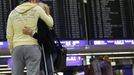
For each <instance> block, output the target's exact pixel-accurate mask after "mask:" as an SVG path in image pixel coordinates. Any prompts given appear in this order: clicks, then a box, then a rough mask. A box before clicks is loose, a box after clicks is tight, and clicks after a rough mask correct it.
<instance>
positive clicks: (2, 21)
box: [0, 0, 10, 41]
mask: <svg viewBox="0 0 134 75" xmlns="http://www.w3.org/2000/svg"><path fill="white" fill-rule="evenodd" d="M9 1H10V0H0V40H1V41H5V40H6V36H5V35H6V34H5V33H6V22H7V17H8V14H9V11H10V5H9Z"/></svg>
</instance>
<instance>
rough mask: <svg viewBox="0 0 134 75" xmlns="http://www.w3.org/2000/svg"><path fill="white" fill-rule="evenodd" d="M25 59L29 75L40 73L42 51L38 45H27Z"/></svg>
mask: <svg viewBox="0 0 134 75" xmlns="http://www.w3.org/2000/svg"><path fill="white" fill-rule="evenodd" d="M24 48H25V60H26V67H27V75H39V74H40V60H41V52H40V49H39V46H38V45H28V46H25V47H24Z"/></svg>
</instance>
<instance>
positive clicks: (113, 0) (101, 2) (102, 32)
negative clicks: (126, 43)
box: [87, 0, 134, 39]
mask: <svg viewBox="0 0 134 75" xmlns="http://www.w3.org/2000/svg"><path fill="white" fill-rule="evenodd" d="M133 3H134V1H133V0H87V15H88V29H89V38H90V39H104V38H108V39H122V38H133V37H134V26H133V25H134V8H133Z"/></svg>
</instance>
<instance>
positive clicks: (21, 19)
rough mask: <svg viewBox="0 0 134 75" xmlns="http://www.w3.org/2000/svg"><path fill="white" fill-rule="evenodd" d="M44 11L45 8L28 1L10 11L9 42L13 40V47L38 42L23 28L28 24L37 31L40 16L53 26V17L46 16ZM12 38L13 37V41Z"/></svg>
mask: <svg viewBox="0 0 134 75" xmlns="http://www.w3.org/2000/svg"><path fill="white" fill-rule="evenodd" d="M41 12H42V13H41ZM43 12H44V10H43V9H42V8H41V7H39V6H38V5H37V4H35V3H29V2H26V3H23V4H21V5H19V6H17V7H16V8H15V9H14V10H13V11H12V12H11V13H10V15H9V18H8V25H7V39H8V40H9V44H11V42H12V44H13V48H14V47H16V46H19V45H34V44H37V40H36V39H34V38H32V37H31V36H29V35H25V34H23V33H22V29H23V28H24V27H25V26H27V27H30V28H31V29H32V30H33V31H35V32H36V31H37V21H38V18H39V17H40V18H41V19H43V21H45V22H46V23H47V25H49V26H53V20H52V18H51V17H49V16H46V14H45V12H44V14H43ZM43 16H44V17H43ZM45 16H46V17H45ZM10 39H12V41H11V42H10Z"/></svg>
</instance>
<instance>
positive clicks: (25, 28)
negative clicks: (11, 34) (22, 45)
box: [22, 27, 33, 36]
mask: <svg viewBox="0 0 134 75" xmlns="http://www.w3.org/2000/svg"><path fill="white" fill-rule="evenodd" d="M22 32H23V34H26V35H30V36H32V33H33V30H32V29H31V28H29V27H24V28H23V30H22Z"/></svg>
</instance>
